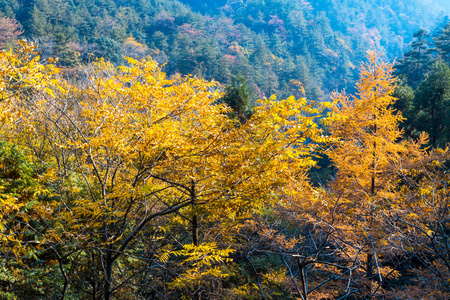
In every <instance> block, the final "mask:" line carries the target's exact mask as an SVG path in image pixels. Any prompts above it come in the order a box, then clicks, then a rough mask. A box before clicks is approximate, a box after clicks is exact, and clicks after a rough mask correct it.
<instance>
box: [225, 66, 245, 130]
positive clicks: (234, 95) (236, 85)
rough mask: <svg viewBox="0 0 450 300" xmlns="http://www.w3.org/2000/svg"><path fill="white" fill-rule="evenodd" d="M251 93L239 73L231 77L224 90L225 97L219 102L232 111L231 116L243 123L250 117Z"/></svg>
mask: <svg viewBox="0 0 450 300" xmlns="http://www.w3.org/2000/svg"><path fill="white" fill-rule="evenodd" d="M251 98H252V95H251V91H250V87H249V85H248V83H247V79H246V78H245V77H244V76H243V75H242V74H241V73H239V74H238V75H237V76H235V77H233V79H232V82H231V84H230V85H228V86H227V87H226V88H225V95H224V96H223V97H222V99H221V101H223V102H224V103H226V104H227V105H228V106H229V107H231V108H232V109H233V113H232V115H234V116H235V117H238V118H239V120H240V121H241V123H244V122H245V120H246V119H247V118H249V117H250V116H251V108H250V104H251Z"/></svg>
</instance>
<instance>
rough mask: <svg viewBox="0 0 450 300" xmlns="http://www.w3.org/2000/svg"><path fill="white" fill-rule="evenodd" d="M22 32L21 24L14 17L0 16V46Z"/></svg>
mask: <svg viewBox="0 0 450 300" xmlns="http://www.w3.org/2000/svg"><path fill="white" fill-rule="evenodd" d="M22 33H23V30H22V26H21V25H20V23H19V22H18V21H17V20H15V19H10V18H0V48H3V47H4V46H5V45H6V44H7V43H9V42H11V41H13V40H14V39H16V38H17V37H18V36H20V35H21V34H22Z"/></svg>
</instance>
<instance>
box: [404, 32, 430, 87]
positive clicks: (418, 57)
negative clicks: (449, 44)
mask: <svg viewBox="0 0 450 300" xmlns="http://www.w3.org/2000/svg"><path fill="white" fill-rule="evenodd" d="M413 37H414V38H415V40H414V41H413V42H412V44H411V50H409V51H408V52H406V53H405V54H404V55H403V58H402V59H400V60H399V63H398V65H397V74H404V75H406V76H407V78H408V82H407V83H408V84H409V85H410V86H412V87H413V88H415V87H417V86H418V85H419V84H420V82H421V81H422V80H423V78H424V76H425V74H426V72H427V70H428V66H429V65H430V63H431V60H432V56H431V53H432V50H431V49H430V47H429V45H428V38H429V34H428V32H427V31H426V30H424V29H421V30H419V31H417V32H416V33H415V34H414V35H413Z"/></svg>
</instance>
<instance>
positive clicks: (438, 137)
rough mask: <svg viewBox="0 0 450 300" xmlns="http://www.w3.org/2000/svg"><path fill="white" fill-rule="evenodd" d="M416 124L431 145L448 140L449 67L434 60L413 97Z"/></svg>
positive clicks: (449, 107)
mask: <svg viewBox="0 0 450 300" xmlns="http://www.w3.org/2000/svg"><path fill="white" fill-rule="evenodd" d="M414 113H415V115H416V118H417V121H416V126H417V129H418V130H420V131H425V132H427V133H428V134H429V135H430V144H431V146H433V147H437V146H445V144H446V143H448V142H449V141H450V69H449V67H448V65H447V64H446V63H445V62H443V61H442V60H438V61H436V62H435V63H434V64H433V66H432V68H431V71H430V72H429V73H428V74H427V77H426V78H425V80H424V81H423V82H422V83H421V84H420V86H419V88H418V89H417V92H416V95H415V97H414Z"/></svg>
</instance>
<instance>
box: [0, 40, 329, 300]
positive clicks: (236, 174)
mask: <svg viewBox="0 0 450 300" xmlns="http://www.w3.org/2000/svg"><path fill="white" fill-rule="evenodd" d="M24 47H25V49H32V48H30V47H29V46H27V45H24ZM27 47H28V48H27ZM23 51H24V50H22V49H19V50H18V52H17V53H14V52H9V53H4V55H5V59H9V60H11V59H13V58H14V59H15V60H16V61H17V64H18V65H20V66H23V68H16V69H14V70H10V69H8V65H5V67H4V68H3V69H2V71H3V74H4V78H6V79H10V78H14V76H17V77H20V76H23V77H24V78H28V77H29V80H28V81H27V84H26V88H27V89H26V90H23V91H22V90H21V89H14V88H13V87H12V85H13V84H15V82H14V81H4V85H5V88H4V89H3V90H4V91H11V93H9V94H8V95H7V96H5V97H4V98H7V97H10V98H8V99H11V101H10V102H8V105H10V106H11V109H13V110H17V111H20V112H21V115H20V117H12V115H11V114H10V113H8V112H7V111H5V120H6V119H7V120H8V122H7V123H5V126H4V128H3V129H2V138H3V139H5V140H8V141H14V143H16V144H18V145H19V146H20V147H21V148H23V149H26V151H27V153H30V158H31V159H33V162H35V163H37V162H39V163H43V164H45V166H46V167H45V170H44V171H42V174H41V176H42V180H43V182H44V183H45V184H46V185H47V186H48V189H49V190H51V191H52V195H53V196H52V197H51V198H50V200H51V201H49V203H48V204H47V205H48V211H51V212H52V217H51V218H50V219H49V220H48V222H47V223H45V224H46V226H44V228H45V230H43V232H42V234H41V235H40V236H39V240H40V244H41V245H45V246H46V248H50V249H51V250H52V255H53V256H52V258H53V259H54V260H55V261H57V262H58V266H59V272H60V274H61V278H62V281H63V283H62V285H61V286H60V288H59V292H58V293H59V294H60V296H61V297H62V298H64V297H65V296H68V295H70V294H73V293H76V292H78V293H81V292H82V293H83V295H86V296H88V295H89V297H93V298H96V299H111V297H115V295H117V294H119V293H120V294H121V295H122V296H124V295H132V294H133V293H135V292H136V287H138V286H140V287H141V288H142V287H146V288H148V289H151V287H152V286H153V285H154V284H156V287H154V288H153V292H155V293H158V294H160V293H163V294H164V295H165V294H168V293H172V294H168V295H177V293H182V294H184V295H185V296H186V297H192V298H195V299H200V298H201V297H202V294H203V293H205V292H206V291H207V288H208V286H207V284H205V282H207V281H205V280H207V279H208V278H225V277H227V274H226V273H225V272H224V270H222V269H220V268H219V266H218V265H220V264H223V263H224V262H226V261H227V260H228V257H227V256H228V255H229V254H230V253H232V248H230V249H228V247H229V246H232V244H229V245H228V246H225V247H224V248H218V246H216V238H215V237H217V236H227V235H231V234H232V233H233V232H237V231H236V230H238V229H239V227H240V226H241V225H240V224H241V220H245V219H247V218H249V217H250V216H252V215H253V214H254V213H257V212H258V211H259V210H260V209H261V208H262V207H264V206H265V205H267V204H268V203H273V202H274V201H277V199H278V197H277V193H279V192H280V190H281V188H282V187H283V186H285V185H286V184H287V183H288V182H290V181H292V180H298V181H301V180H303V179H304V176H301V175H302V174H304V173H305V172H306V171H307V170H308V169H309V168H310V167H311V166H312V165H314V163H315V162H314V159H313V156H312V155H311V153H315V152H316V148H317V147H318V145H319V144H321V143H324V142H326V141H327V137H325V136H323V135H322V130H321V129H320V127H319V126H318V124H317V123H318V122H319V120H320V119H323V118H324V116H323V111H324V110H325V109H326V108H327V107H329V104H328V103H323V104H309V103H307V101H306V100H305V99H299V100H297V99H295V98H294V97H290V98H288V99H286V100H281V101H277V100H276V99H275V97H272V98H270V99H266V100H264V101H261V102H260V103H259V105H258V106H257V107H256V108H255V113H254V114H253V116H252V117H251V118H250V119H249V121H248V122H246V123H245V124H244V125H242V126H236V121H235V120H233V119H230V118H229V114H228V113H229V111H230V109H229V108H228V107H227V106H226V105H224V104H220V105H218V104H217V100H218V98H219V97H220V96H221V95H220V94H219V93H218V92H217V91H216V89H215V86H216V83H214V82H206V81H204V80H201V79H197V78H192V77H180V76H178V77H174V78H172V79H168V78H167V77H166V75H165V74H164V73H163V72H161V70H160V68H159V67H158V65H157V64H156V63H155V62H154V61H145V60H143V61H137V60H134V59H128V63H129V66H128V67H124V66H122V67H119V68H118V69H116V68H115V67H113V66H112V65H111V64H109V63H106V62H104V61H102V60H100V61H98V62H96V63H95V64H92V65H90V66H87V67H86V69H84V70H83V72H84V74H87V76H85V77H84V78H83V79H81V80H79V81H74V82H72V83H71V82H68V81H65V80H64V79H62V78H60V77H57V76H56V75H55V73H56V71H57V70H56V69H54V67H52V65H51V64H49V65H48V67H45V66H43V65H41V64H39V63H37V60H32V62H33V64H31V63H30V62H29V58H28V57H27V55H24V53H23ZM27 51H28V50H27ZM28 55H31V53H29V54H28ZM27 66H33V68H32V70H33V72H34V71H36V72H37V74H36V76H37V78H39V80H42V82H40V81H38V80H37V79H34V81H33V80H32V79H33V77H32V76H25V75H27V73H26V72H30V70H29V67H27ZM47 69H48V70H49V71H46V70H47ZM51 70H54V71H51ZM40 71H42V72H43V73H39V72H40ZM10 72H15V73H10ZM10 74H16V75H14V76H10ZM33 74H34V73H33ZM44 83H45V84H44ZM11 95H14V96H11ZM4 103H5V104H6V102H5V101H4ZM325 119H326V118H325ZM206 224H209V225H208V226H209V228H210V229H208V230H205V233H202V230H201V228H202V226H206ZM211 225H214V226H212V227H211ZM179 226H183V228H187V229H188V232H189V234H188V235H180V234H178V233H177V230H176V228H179ZM19 236H20V235H19ZM177 236H178V237H179V238H180V240H178V238H177ZM222 247H223V246H222ZM199 253H204V255H205V256H206V257H208V259H209V263H208V261H205V262H203V263H200V262H198V260H199V259H200V257H201V258H202V259H203V258H204V255H203V254H202V255H200V256H199ZM179 257H181V258H179ZM180 259H181V261H186V263H185V264H183V265H186V268H185V269H181V270H180V269H179V268H175V269H173V270H175V272H172V273H170V276H168V275H167V273H168V272H166V270H172V269H171V268H172V267H171V266H172V265H175V263H172V261H173V260H175V261H176V262H180ZM193 262H195V263H193ZM142 274H147V275H146V276H147V278H153V279H152V281H151V282H153V283H151V282H148V280H147V281H145V277H143V276H142ZM173 274H176V275H175V278H174V276H173ZM178 276H180V278H179V279H177V278H178ZM169 281H172V285H171V286H172V290H173V291H172V292H168V291H167V289H166V284H164V282H169ZM143 282H145V283H144V285H142V283H143Z"/></svg>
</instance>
